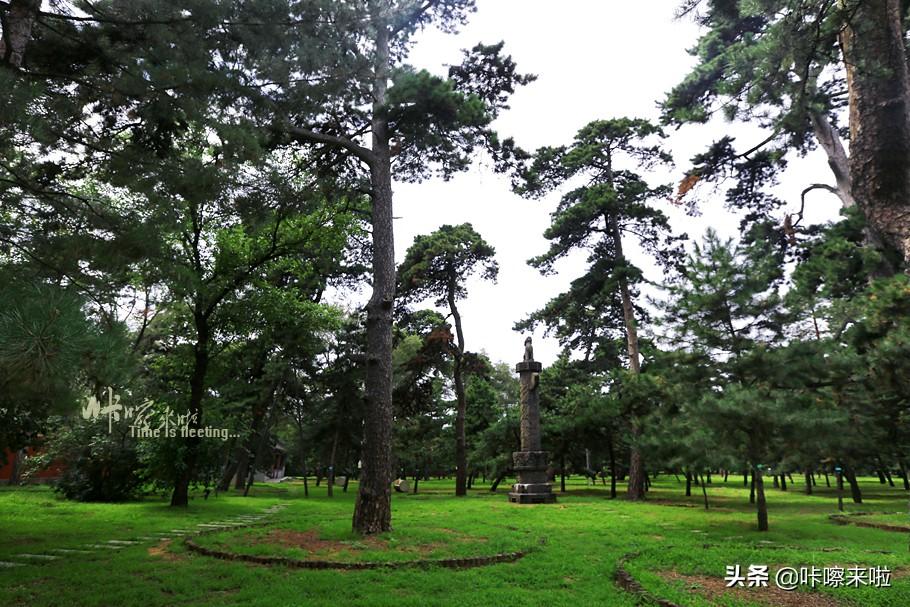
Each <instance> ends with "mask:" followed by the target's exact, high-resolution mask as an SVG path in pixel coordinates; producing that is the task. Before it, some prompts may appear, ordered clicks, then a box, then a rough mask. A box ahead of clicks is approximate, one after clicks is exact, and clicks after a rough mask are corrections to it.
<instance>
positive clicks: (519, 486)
mask: <svg viewBox="0 0 910 607" xmlns="http://www.w3.org/2000/svg"><path fill="white" fill-rule="evenodd" d="M542 368H543V366H542V365H541V364H540V363H539V362H537V361H535V360H534V350H533V349H532V347H531V338H530V337H529V338H527V339H526V340H525V355H524V360H522V361H521V362H520V363H518V365H517V366H516V367H515V371H516V372H517V373H518V376H519V381H520V385H521V451H515V452H513V453H512V463H513V467H514V469H515V472H516V473H517V474H518V482H517V483H515V484H514V485H512V491H510V492H509V501H510V502H514V503H517V504H552V503H553V502H555V501H556V496H555V495H553V484H552V483H550V482H549V479H548V478H547V466H548V464H549V462H550V454H549V453H547V452H546V451H542V450H541V448H540V395H539V393H538V390H537V388H538V382H539V380H540V371H541V369H542Z"/></svg>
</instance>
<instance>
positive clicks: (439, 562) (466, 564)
mask: <svg viewBox="0 0 910 607" xmlns="http://www.w3.org/2000/svg"><path fill="white" fill-rule="evenodd" d="M183 544H184V545H185V546H186V547H187V548H188V549H189V550H190V551H191V552H195V553H197V554H201V555H203V556H210V557H213V558H216V559H224V560H228V561H246V562H248V563H256V564H259V565H284V566H286V567H292V568H295V569H340V570H346V571H353V570H362V569H404V568H406V567H433V566H436V567H447V568H450V569H468V568H471V567H485V566H487V565H495V564H497V563H511V562H514V561H517V560H519V559H521V558H522V557H524V556H525V555H527V554H528V553H529V552H530V551H531V550H530V549H528V550H519V551H517V552H504V553H502V554H494V555H491V556H474V557H464V558H452V559H416V560H410V561H389V562H381V561H365V562H359V563H358V562H354V563H345V562H342V561H305V560H302V559H295V558H291V557H286V556H260V555H256V554H240V553H236V552H227V551H224V550H215V549H212V548H206V547H204V546H200V545H199V544H197V543H196V542H194V541H192V540H191V539H189V538H185V539H184V540H183Z"/></svg>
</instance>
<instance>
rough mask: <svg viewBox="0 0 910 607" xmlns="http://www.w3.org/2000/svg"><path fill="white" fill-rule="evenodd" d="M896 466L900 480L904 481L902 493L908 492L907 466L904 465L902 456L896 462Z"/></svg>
mask: <svg viewBox="0 0 910 607" xmlns="http://www.w3.org/2000/svg"><path fill="white" fill-rule="evenodd" d="M898 465H899V466H900V470H901V479H902V480H903V481H904V491H910V478H907V465H906V464H905V463H904V458H903V456H901V458H900V460H899V461H898Z"/></svg>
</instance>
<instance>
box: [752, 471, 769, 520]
mask: <svg viewBox="0 0 910 607" xmlns="http://www.w3.org/2000/svg"><path fill="white" fill-rule="evenodd" d="M752 478H753V479H754V481H755V509H756V512H757V514H758V530H759V531H767V530H768V503H767V502H766V501H765V483H764V482H763V481H762V473H761V470H759V469H757V468H753V469H752Z"/></svg>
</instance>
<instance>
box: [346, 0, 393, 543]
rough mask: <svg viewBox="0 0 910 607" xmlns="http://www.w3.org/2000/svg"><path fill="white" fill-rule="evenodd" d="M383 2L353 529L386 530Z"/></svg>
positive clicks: (389, 273)
mask: <svg viewBox="0 0 910 607" xmlns="http://www.w3.org/2000/svg"><path fill="white" fill-rule="evenodd" d="M387 10H388V7H387V4H386V3H385V2H380V3H377V4H374V5H373V9H372V11H371V12H372V15H371V17H372V20H373V23H374V26H375V27H376V32H377V34H376V63H375V67H374V69H375V79H374V84H373V99H374V102H373V117H372V125H371V126H372V134H373V142H372V148H373V161H372V163H371V165H370V180H371V185H372V199H373V211H372V228H373V293H372V296H371V297H370V301H369V303H368V304H367V328H366V333H367V364H366V382H365V385H366V413H365V416H364V438H363V450H362V458H361V461H362V462H363V469H362V470H361V473H360V489H359V491H358V492H357V501H356V503H355V505H354V517H353V524H352V527H353V530H354V531H355V532H356V533H360V534H371V533H382V532H384V531H390V530H391V529H392V489H391V483H392V421H393V411H392V306H393V305H394V300H395V241H394V239H393V228H392V165H391V154H390V150H389V128H388V122H387V120H386V118H385V117H384V116H385V103H386V89H387V86H388V79H389V28H388V24H387V15H386V11H387Z"/></svg>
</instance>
